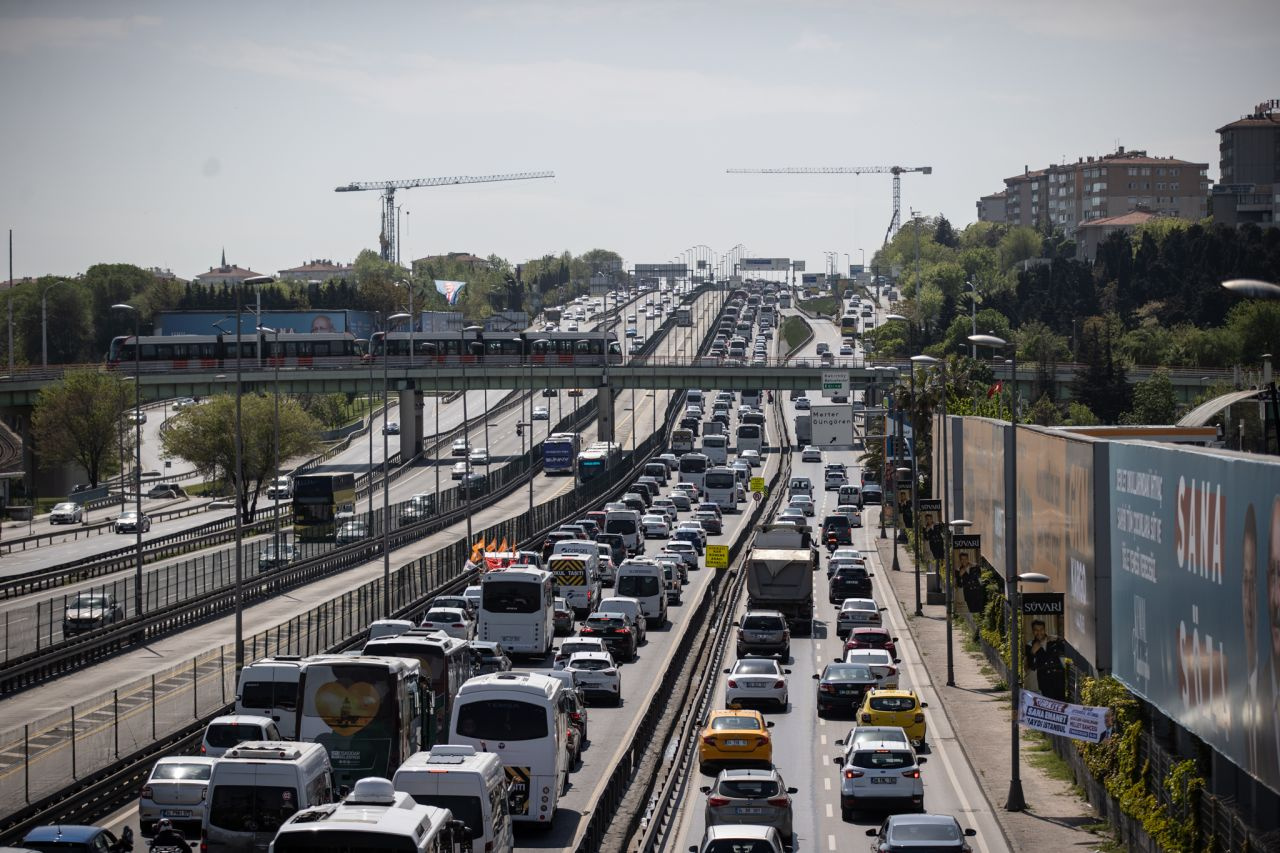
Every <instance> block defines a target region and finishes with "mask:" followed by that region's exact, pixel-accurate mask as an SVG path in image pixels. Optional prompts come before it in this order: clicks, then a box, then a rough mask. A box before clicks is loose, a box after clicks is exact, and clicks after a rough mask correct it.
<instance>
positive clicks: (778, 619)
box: [737, 610, 791, 663]
mask: <svg viewBox="0 0 1280 853" xmlns="http://www.w3.org/2000/svg"><path fill="white" fill-rule="evenodd" d="M737 625H738V657H746V656H747V655H769V656H774V655H777V656H779V657H781V658H782V660H783V662H784V663H785V662H786V661H788V660H790V659H791V631H790V630H788V628H787V618H786V617H785V616H783V615H782V614H781V613H779V612H778V611H776V610H748V611H747V612H746V613H745V614H744V615H743V617H742V621H741V622H739V623H737Z"/></svg>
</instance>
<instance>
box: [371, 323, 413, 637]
mask: <svg viewBox="0 0 1280 853" xmlns="http://www.w3.org/2000/svg"><path fill="white" fill-rule="evenodd" d="M410 316H412V315H410V314H405V313H399V314H392V315H391V316H390V317H388V318H387V322H386V324H385V328H384V329H383V333H382V614H383V618H385V619H390V618H391V495H390V490H391V477H390V469H389V467H388V461H389V460H390V458H391V454H390V448H389V447H388V442H389V441H390V435H389V434H388V432H387V412H388V411H389V409H388V405H389V404H388V401H387V386H388V385H389V384H390V378H389V375H388V371H389V369H390V368H389V363H390V361H391V347H390V346H389V345H388V344H389V343H390V341H389V340H388V336H389V335H390V334H391V324H392V323H397V322H399V321H401V320H405V319H408V318H409V317H410ZM409 347H410V349H411V350H412V348H413V341H412V335H410V341H409ZM403 446H404V445H403V444H402V445H401V447H403ZM401 461H403V460H401ZM369 476H370V477H372V476H373V473H372V472H370V474H369ZM369 509H370V511H371V512H370V514H372V509H373V481H372V480H370V482H369Z"/></svg>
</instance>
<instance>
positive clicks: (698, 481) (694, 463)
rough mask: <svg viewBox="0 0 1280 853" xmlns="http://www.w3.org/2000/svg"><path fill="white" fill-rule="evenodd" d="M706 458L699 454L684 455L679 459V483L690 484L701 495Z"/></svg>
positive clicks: (705, 473)
mask: <svg viewBox="0 0 1280 853" xmlns="http://www.w3.org/2000/svg"><path fill="white" fill-rule="evenodd" d="M707 464H708V463H707V457H706V456H704V455H703V454H701V453H686V454H685V455H684V456H681V457H680V482H682V483H692V484H693V485H695V486H697V487H698V494H702V491H703V482H704V481H705V480H706V476H707Z"/></svg>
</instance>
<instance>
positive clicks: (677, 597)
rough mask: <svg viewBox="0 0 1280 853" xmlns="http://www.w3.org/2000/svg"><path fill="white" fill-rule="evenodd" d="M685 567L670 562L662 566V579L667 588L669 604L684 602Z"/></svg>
mask: <svg viewBox="0 0 1280 853" xmlns="http://www.w3.org/2000/svg"><path fill="white" fill-rule="evenodd" d="M682 571H683V566H682V565H675V564H673V563H672V562H670V561H668V562H665V563H663V564H662V577H663V581H664V583H665V586H666V588H667V604H681V603H682V602H683V601H684V578H683V577H682Z"/></svg>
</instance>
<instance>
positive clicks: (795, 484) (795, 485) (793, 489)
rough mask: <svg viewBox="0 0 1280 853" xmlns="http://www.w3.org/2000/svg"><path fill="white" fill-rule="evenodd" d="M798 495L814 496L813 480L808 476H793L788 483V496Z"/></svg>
mask: <svg viewBox="0 0 1280 853" xmlns="http://www.w3.org/2000/svg"><path fill="white" fill-rule="evenodd" d="M796 495H808V496H809V497H813V482H812V481H811V480H810V479H809V478H808V477H792V478H791V481H790V482H789V483H787V497H788V498H794V497H795V496H796ZM841 503H843V501H841Z"/></svg>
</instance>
